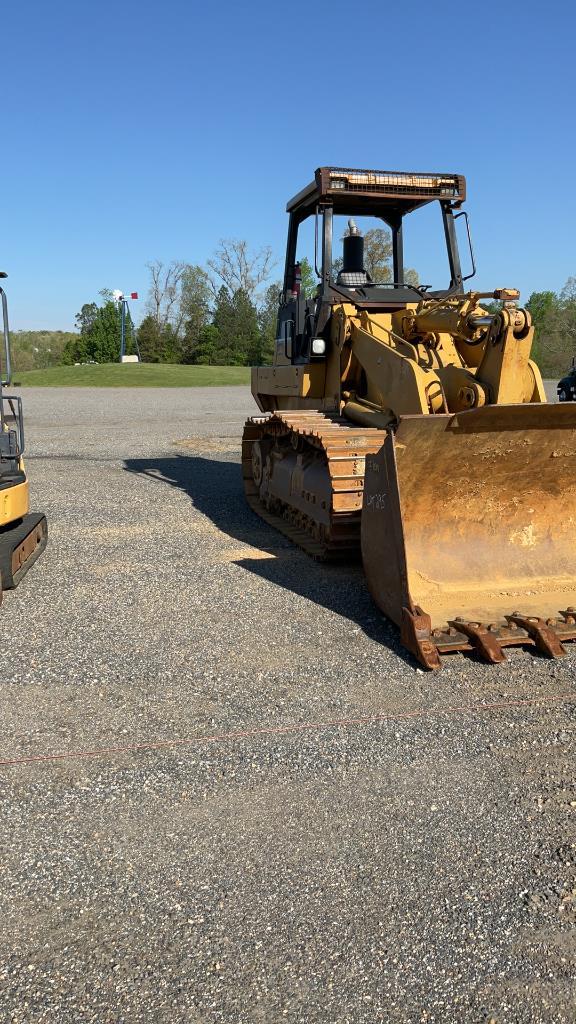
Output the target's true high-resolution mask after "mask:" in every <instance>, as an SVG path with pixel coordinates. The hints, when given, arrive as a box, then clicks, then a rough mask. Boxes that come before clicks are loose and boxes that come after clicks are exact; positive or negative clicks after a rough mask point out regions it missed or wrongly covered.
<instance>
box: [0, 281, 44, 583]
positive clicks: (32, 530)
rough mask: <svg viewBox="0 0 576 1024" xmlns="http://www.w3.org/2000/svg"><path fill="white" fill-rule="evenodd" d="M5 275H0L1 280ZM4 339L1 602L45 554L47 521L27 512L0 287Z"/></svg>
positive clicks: (0, 379) (20, 428)
mask: <svg viewBox="0 0 576 1024" xmlns="http://www.w3.org/2000/svg"><path fill="white" fill-rule="evenodd" d="M5 277H7V275H6V274H5V273H3V272H0V278H2V279H4V278H5ZM0 300H1V302H2V324H3V336H4V357H5V362H4V366H3V367H2V368H1V370H0V600H1V598H2V592H3V591H4V590H13V589H14V587H17V586H18V584H19V583H20V580H21V579H22V577H23V576H24V575H25V574H26V573H27V572H28V569H29V568H30V567H31V566H32V565H33V564H34V562H35V561H36V559H37V558H38V556H39V555H40V554H41V553H42V552H43V551H44V548H45V547H46V542H47V539H48V527H47V523H46V517H45V515H44V514H43V513H42V512H30V503H29V484H28V477H27V475H26V469H25V467H24V460H23V458H22V454H23V452H24V420H23V415H22V399H21V398H20V397H19V396H17V395H10V394H7V393H6V388H7V387H9V386H10V384H11V382H12V361H11V357H10V331H9V325H8V303H7V300H6V293H5V291H4V289H3V288H1V287H0Z"/></svg>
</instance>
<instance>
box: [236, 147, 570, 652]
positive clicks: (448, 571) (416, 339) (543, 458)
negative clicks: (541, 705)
mask: <svg viewBox="0 0 576 1024" xmlns="http://www.w3.org/2000/svg"><path fill="white" fill-rule="evenodd" d="M464 199H465V180H464V178H463V177H462V176H460V175H457V174H429V173H391V172H386V171H368V170H352V169H347V168H336V167H321V168H319V170H317V171H316V174H315V177H314V181H313V182H312V183H311V184H310V185H308V187H307V188H305V189H304V190H303V191H302V192H300V193H299V194H298V195H297V196H296V197H295V198H294V199H292V200H291V201H290V202H289V203H288V207H287V209H288V213H289V227H288V244H287V254H286V269H285V276H284V288H283V292H282V296H281V302H280V308H279V314H278V330H277V341H276V353H275V358H274V365H273V366H271V367H259V368H255V369H254V370H253V371H252V372H253V376H252V391H253V394H254V397H255V399H256V402H257V404H258V406H259V408H260V410H261V411H262V412H263V413H265V414H266V415H265V416H263V417H254V418H252V419H250V420H248V422H247V423H246V427H245V431H244V439H243V476H244V482H245V488H246V494H247V498H248V501H249V503H250V505H251V506H252V508H253V509H255V511H257V512H258V513H259V514H260V515H261V516H262V518H263V519H265V520H266V521H267V522H269V523H272V524H273V525H275V526H276V527H277V528H278V529H280V530H281V531H282V532H283V533H285V534H287V535H288V536H289V537H291V538H292V539H293V540H294V541H295V542H296V543H298V544H300V545H301V546H302V547H303V548H304V549H305V550H307V551H308V552H309V553H310V554H311V555H313V556H315V557H317V558H320V559H327V560H330V559H342V558H346V557H352V556H354V554H355V552H357V551H358V550H359V549H361V553H362V560H363V564H364V569H365V573H366V577H367V581H368V585H369V588H370V591H371V593H372V595H373V597H374V600H375V602H376V603H377V605H378V606H379V607H380V608H381V610H382V611H383V612H384V613H385V615H386V616H388V617H389V618H390V619H391V620H393V621H394V622H395V623H397V625H398V626H399V627H400V630H401V638H402V642H403V644H404V645H405V646H406V647H407V648H408V649H409V650H410V651H412V652H413V654H414V655H415V656H416V657H417V658H418V659H419V661H420V662H421V663H422V664H423V665H424V666H425V667H426V668H438V667H440V654H444V653H447V652H450V651H471V650H474V651H476V652H477V653H478V654H479V655H481V656H482V657H484V658H485V659H486V660H487V661H490V662H498V661H502V660H503V658H504V650H503V648H505V647H506V646H509V645H518V644H521V645H533V646H535V647H536V648H537V649H538V650H540V651H542V652H544V653H546V654H548V655H550V656H553V657H559V656H561V655H563V654H564V653H565V648H564V646H563V642H564V641H566V640H572V639H576V608H574V607H572V605H575V606H576V545H575V544H574V531H575V526H576V477H575V475H574V472H573V471H572V467H573V466H574V461H575V459H576V404H574V403H565V404H562V405H547V404H546V398H545V394H544V389H543V385H542V379H541V376H540V372H539V370H538V367H537V366H536V365H535V363H533V362H532V361H531V359H530V349H531V345H532V338H533V328H532V325H531V322H530V314H529V313H528V312H527V311H526V310H524V309H522V308H520V307H519V305H518V302H517V300H518V298H519V293H518V292H517V291H516V290H514V289H511V288H499V289H496V290H494V291H492V292H479V291H468V290H466V289H465V287H464V282H465V281H466V280H467V278H466V277H463V274H462V269H461V263H460V256H459V251H458V243H457V234H458V232H457V230H456V220H457V218H459V217H461V218H463V220H462V221H461V222H460V224H465V226H466V228H467V223H468V222H467V218H466V214H465V213H463V212H460V208H461V206H462V203H463V201H464ZM429 204H434V205H435V206H436V209H437V211H438V208H439V213H440V215H441V228H440V231H439V232H438V237H439V238H440V239H441V245H442V250H443V253H445V255H446V264H447V273H446V279H445V281H444V288H443V289H441V290H435V291H431V290H430V286H426V285H419V284H416V283H413V282H414V275H413V274H411V275H405V272H404V258H403V237H404V234H408V232H409V230H410V229H409V225H410V223H411V216H409V215H413V212H414V211H416V210H419V209H420V208H423V207H425V206H429ZM457 211H458V212H457ZM424 212H426V214H428V213H430V212H433V206H429V209H428V211H424ZM367 217H370V218H376V223H379V224H380V228H382V222H383V223H384V225H386V226H387V228H388V229H389V231H390V236H388V235H386V236H384V234H383V232H382V230H380V232H379V235H378V232H377V233H376V237H380V238H384V237H386V238H388V237H389V243H390V249H391V262H392V268H393V269H392V274H391V279H390V280H386V279H385V277H386V273H385V272H383V268H382V265H380V266H379V268H378V270H379V272H378V273H375V272H374V265H373V261H372V264H370V262H369V261H368V260H367V259H366V258H365V253H364V238H363V236H362V232H361V230H360V229H359V227H358V226H357V225H356V222H355V219H356V220H360V219H362V218H367ZM338 218H342V221H343V223H344V224H346V221H348V226H347V228H344V231H343V238H342V241H343V259H338V260H337V261H336V260H334V258H333V254H332V237H333V233H335V232H334V226H335V225H336V223H337V222H338ZM354 218H355V219H354ZM439 220H440V218H439ZM307 221H308V223H309V224H310V223H311V224H313V225H314V226H315V235H314V237H315V246H314V248H315V266H316V267H317V269H316V273H317V275H318V277H319V285H318V288H317V290H316V294H315V295H312V296H310V295H309V294H308V295H306V294H304V293H303V289H302V287H301V267H300V264H299V263H298V262H297V256H298V255H299V250H298V246H299V234H298V233H299V230H300V229H302V227H303V226H304V225H305V222H307ZM405 228H406V232H405ZM366 237H367V239H368V233H367V236H366ZM374 237H375V233H374V231H371V233H370V238H371V239H374ZM464 237H466V233H464ZM467 238H468V242H469V239H470V235H469V233H468V235H467ZM427 241H428V239H427V237H424V238H422V236H421V238H420V244H421V245H422V246H423V249H424V250H426V251H427ZM470 257H471V262H472V274H470V275H468V276H473V273H474V258H473V254H472V249H471V246H470ZM418 258H419V257H418V254H416V256H415V258H414V257H412V259H411V261H412V260H414V262H415V264H416V267H417V269H419V267H418ZM388 276H390V274H388ZM408 279H410V283H407V281H408ZM483 302H484V303H485V304H486V302H489V303H490V305H489V308H484V306H483V304H482V303H483Z"/></svg>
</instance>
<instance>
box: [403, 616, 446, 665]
mask: <svg viewBox="0 0 576 1024" xmlns="http://www.w3.org/2000/svg"><path fill="white" fill-rule="evenodd" d="M400 639H401V641H402V643H403V645H404V647H406V648H407V649H408V650H409V651H410V652H411V653H412V654H413V655H414V656H415V657H416V658H417V659H418V661H419V662H420V663H421V664H422V665H424V668H427V669H436V670H437V669H439V668H442V662H441V661H440V655H439V654H438V649H437V647H436V644H435V643H434V641H433V640H432V621H431V619H430V616H429V615H426V613H425V612H423V611H422V609H421V608H418V607H416V608H415V609H414V611H410V609H409V608H403V609H402V623H401V626H400Z"/></svg>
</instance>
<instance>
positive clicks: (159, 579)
mask: <svg viewBox="0 0 576 1024" xmlns="http://www.w3.org/2000/svg"><path fill="white" fill-rule="evenodd" d="M24 399H25V412H26V414H27V420H26V426H27V435H28V468H29V471H30V477H31V480H32V488H33V507H34V508H43V509H45V510H46V512H47V514H48V517H49V528H50V541H49V548H48V550H47V552H46V554H45V556H44V557H43V558H42V559H41V560H40V561H39V562H38V563H37V565H36V566H35V567H34V568H33V569H32V571H31V572H30V573H29V575H28V576H27V577H26V579H25V580H24V582H23V583H22V584H21V586H20V587H19V589H18V590H17V591H16V592H13V593H8V594H6V595H5V598H4V604H3V608H2V624H3V630H4V645H5V650H6V652H7V653H6V655H5V659H4V673H3V682H2V683H1V684H0V701H1V712H2V720H3V723H4V729H3V742H2V757H3V758H4V759H6V758H10V757H27V756H34V755H42V754H53V753H60V752H69V751H78V752H81V751H94V750H101V749H102V748H110V747H118V746H119V747H126V746H130V745H135V744H139V743H142V744H146V743H154V742H161V741H166V740H174V739H176V740H183V739H186V740H191V742H188V743H186V744H182V745H179V746H178V745H173V746H167V747H159V748H157V749H141V750H124V751H120V752H116V753H101V754H99V755H97V756H94V757H84V758H81V757H74V758H69V759H62V760H48V761H43V762H42V761H41V762H37V763H33V764H24V765H14V766H0V784H1V787H2V799H1V804H0V806H1V811H0V813H1V815H2V817H3V819H4V820H3V826H2V831H1V837H2V845H3V850H2V856H1V858H0V878H1V883H2V884H1V895H2V900H1V904H2V905H1V914H0V939H1V948H2V955H1V958H0V959H1V978H0V982H1V988H0V1020H2V1021H18V1022H24V1021H34V1022H36V1021H38V1022H40V1021H42V1022H44V1021H46V1022H48V1021H50V1022H58V1024H69V1022H70V1024H72V1022H74V1024H77V1022H85V1021H86V1022H87V1021H93V1022H98V1024H109V1022H110V1024H112V1022H114V1024H120V1022H126V1024H132V1022H140V1021H146V1022H152V1021H153V1022H155V1024H156V1022H160V1024H180V1022H198V1024H200V1022H202V1024H216V1022H226V1024H252V1022H254V1024H256V1022H266V1024H268V1022H270V1024H276V1022H280V1021H287V1022H289V1024H296V1022H298V1024H312V1022H314V1024H315V1022H321V1024H372V1022H386V1024H388V1022H414V1024H417V1022H423V1021H426V1022H443V1024H447V1022H449V1024H452V1022H455V1024H456V1022H458V1024H461V1022H464V1024H468V1022H484V1024H486V1022H488V1021H493V1022H496V1021H497V1022H498V1024H538V1022H540V1021H546V1022H554V1024H560V1022H564V1021H565V1022H573V1021H574V1020H575V1015H576V986H575V982H574V978H575V966H576V941H575V926H576V913H575V909H576V836H575V833H574V815H575V810H576V784H575V780H574V760H573V758H574V729H573V725H574V717H575V716H574V701H573V697H574V694H575V692H576V691H575V686H574V682H575V669H576V645H574V647H573V649H572V650H571V652H570V654H569V656H568V657H567V658H566V659H565V660H563V661H562V662H551V661H548V660H545V659H544V658H540V657H538V656H536V655H531V654H529V653H527V652H523V651H519V650H518V651H511V652H510V653H509V658H508V661H507V662H506V664H504V665H502V666H498V667H495V668H490V667H488V666H486V665H483V664H480V663H478V662H475V661H474V660H473V659H471V658H465V657H463V656H462V655H454V656H453V657H452V658H450V659H447V660H446V665H445V668H444V670H443V671H442V673H440V674H437V675H429V674H424V673H423V672H421V671H420V670H419V669H418V668H417V667H416V664H415V663H414V662H413V661H412V659H411V658H410V657H409V656H408V655H406V654H405V653H403V651H402V650H401V648H400V647H399V645H398V641H397V636H396V631H395V629H393V628H391V627H390V626H389V625H388V624H387V623H386V622H384V621H383V620H382V619H381V618H380V616H379V614H378V613H377V612H376V610H375V609H374V607H373V606H372V604H371V602H370V600H369V598H368V596H367V593H366V590H365V587H364V583H363V579H362V574H361V571H360V570H359V569H352V570H345V569H342V568H326V567H322V566H319V565H317V564H315V563H314V562H313V561H311V560H309V559H308V558H307V557H306V556H305V555H304V554H302V553H300V552H299V551H295V550H293V549H292V548H291V547H290V546H289V544H288V542H287V541H286V540H285V539H284V538H282V537H281V536H279V535H277V534H275V533H274V531H272V530H271V529H270V528H268V527H266V526H265V525H264V524H260V522H259V521H258V520H257V519H256V518H255V517H254V515H253V514H252V513H251V512H250V511H249V510H248V509H247V508H246V507H245V505H244V502H243V498H242V490H241V478H240V470H239V437H240V434H241V428H242V422H243V419H244V417H245V415H246V414H247V413H251V412H252V411H253V409H254V407H253V405H252V400H251V397H250V395H249V394H248V392H247V391H246V390H244V389H242V388H228V389H226V388H222V389H206V390H200V389H189V390H179V389H170V390H156V389H151V390H140V389H137V390H132V389H130V390H126V391H124V390H122V389H118V390H101V391H96V390H88V389H77V390H76V389H26V390H25V392H24ZM522 702H525V703H522ZM489 705H497V706H496V707H491V708H490V707H488V706H489ZM374 716H382V717H381V718H380V719H377V720H372V721H362V719H366V718H370V717H372V718H374ZM334 722H339V723H340V724H330V723H334ZM230 733H233V734H236V735H230ZM242 734H244V735H242Z"/></svg>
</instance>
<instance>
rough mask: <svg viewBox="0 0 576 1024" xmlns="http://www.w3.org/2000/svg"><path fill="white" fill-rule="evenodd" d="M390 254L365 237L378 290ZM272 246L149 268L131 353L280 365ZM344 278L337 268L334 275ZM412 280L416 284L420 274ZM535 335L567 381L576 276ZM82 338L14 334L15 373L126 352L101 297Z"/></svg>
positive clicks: (547, 371)
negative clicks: (276, 361)
mask: <svg viewBox="0 0 576 1024" xmlns="http://www.w3.org/2000/svg"><path fill="white" fill-rule="evenodd" d="M391 256H392V247H391V241H390V237H389V233H388V232H386V231H384V230H382V229H379V228H377V229H373V230H372V231H367V232H366V235H365V265H366V269H367V270H368V272H369V273H370V275H371V277H372V279H373V280H374V281H387V280H390V279H391ZM300 263H301V269H302V287H301V290H302V294H303V295H305V296H306V297H311V296H312V295H314V293H315V290H316V286H317V278H316V275H315V274H314V271H313V270H312V267H311V265H310V262H309V261H308V260H307V259H305V258H303V259H301V260H300ZM274 268H275V264H274V261H273V257H272V251H271V249H270V247H269V246H266V247H265V248H263V249H261V250H259V251H257V252H251V251H250V250H249V247H248V244H247V243H246V242H245V241H243V240H239V239H224V240H221V241H220V243H219V245H218V248H217V249H216V251H215V252H214V254H213V255H212V257H211V258H210V259H208V260H207V262H206V265H205V266H201V265H198V264H197V265H192V264H188V263H184V262H179V261H172V262H171V263H169V264H164V263H163V262H162V261H161V260H154V261H153V262H151V263H149V264H148V272H149V289H148V295H147V299H146V307H145V315H144V318H143V320H142V322H141V324H140V326H139V327H138V328H136V327H135V325H134V323H133V322H132V319H131V317H130V314H128V318H127V323H126V352H127V354H132V353H136V352H138V353H139V355H140V358H141V359H142V361H144V362H152V363H155V362H156V363H157V362H167V363H197V364H211V365H221V366H222V365H229V366H230V365H232V366H233V365H236V366H244V365H248V366H255V365H262V364H266V363H268V362H270V361H271V360H272V358H273V354H274V347H275V338H276V318H277V312H278V301H279V296H280V292H281V287H282V285H281V282H280V281H279V280H274V279H273V270H274ZM338 269H339V263H338V261H335V264H334V271H335V272H336V271H337V270H338ZM406 280H407V281H409V282H410V283H413V284H417V283H418V275H417V273H416V271H414V270H409V271H407V272H406ZM526 308H527V309H528V310H529V311H530V313H531V315H532V319H533V322H534V325H535V327H536V335H535V343H534V348H533V353H532V355H533V358H534V359H535V360H536V362H537V363H538V365H539V367H540V369H541V371H542V373H543V375H544V376H545V377H559V376H562V375H563V374H564V373H565V372H566V370H567V369H568V367H569V366H570V363H571V361H572V358H573V357H574V356H575V355H576V277H570V278H569V279H568V281H567V282H566V284H565V285H564V287H563V288H562V289H561V290H560V291H559V292H558V293H556V292H553V291H543V292H533V293H532V294H531V295H530V298H529V299H528V301H527V302H526ZM76 327H77V332H76V333H72V332H62V331H15V332H12V333H11V338H12V348H13V363H14V367H15V369H16V370H17V371H24V370H29V369H43V368H45V367H48V366H55V365H60V364H62V363H64V364H66V363H85V362H91V361H93V362H97V363H106V362H116V361H117V360H118V358H119V354H120V353H119V349H120V322H119V309H118V305H117V303H116V302H115V301H114V299H113V296H112V293H111V292H110V291H109V290H107V289H103V290H102V291H101V292H100V302H99V303H97V302H89V303H85V304H84V305H83V306H82V309H81V310H80V311H79V313H78V314H77V316H76Z"/></svg>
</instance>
